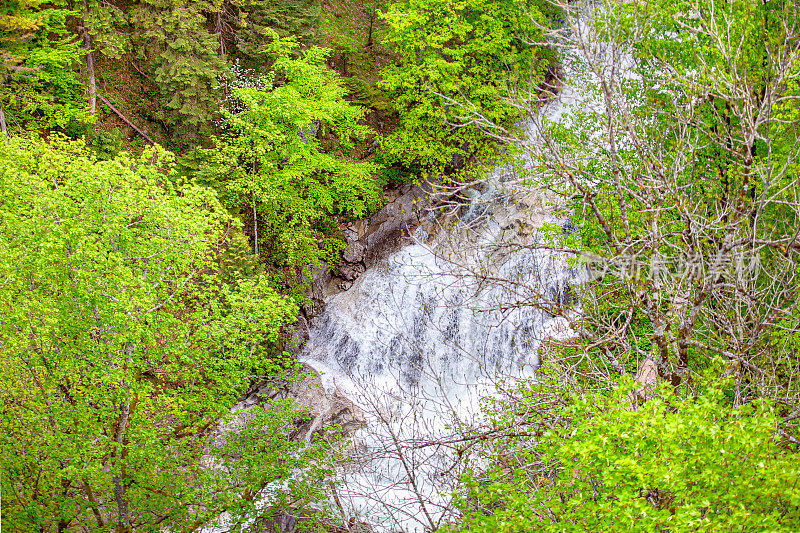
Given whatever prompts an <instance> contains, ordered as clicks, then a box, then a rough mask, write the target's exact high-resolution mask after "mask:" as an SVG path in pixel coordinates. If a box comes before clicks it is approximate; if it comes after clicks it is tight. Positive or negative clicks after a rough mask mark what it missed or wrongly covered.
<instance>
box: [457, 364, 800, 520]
mask: <svg viewBox="0 0 800 533" xmlns="http://www.w3.org/2000/svg"><path fill="white" fill-rule="evenodd" d="M561 377H562V376H559V377H558V378H557V379H558V380H560V379H561ZM632 390H633V384H632V383H631V382H627V383H622V384H621V385H619V386H617V387H616V388H614V389H613V390H610V391H607V392H599V391H598V392H587V391H575V392H571V391H569V390H568V388H567V387H564V385H563V384H557V383H556V382H554V381H550V380H547V379H545V382H544V383H540V384H530V385H524V386H522V387H521V388H520V389H519V390H518V395H517V396H516V399H515V400H516V401H515V402H514V403H507V402H495V403H494V405H493V407H492V408H491V409H490V410H489V411H490V413H491V414H490V419H491V420H492V421H493V422H494V424H495V428H496V430H500V429H501V428H503V429H506V430H508V432H509V435H511V434H519V433H520V430H521V428H526V429H529V430H530V433H529V435H531V436H530V437H518V436H509V437H506V438H500V439H497V441H496V442H495V447H494V448H492V450H493V451H492V452H491V453H492V456H493V457H494V458H495V459H494V461H495V465H494V467H493V468H491V469H489V470H488V471H484V472H482V473H481V474H480V475H478V474H477V471H474V475H473V476H472V477H471V478H470V479H469V481H468V484H467V487H468V489H467V490H468V493H467V494H468V496H469V497H468V498H467V499H465V500H463V510H464V512H465V515H464V523H463V524H462V525H460V526H458V527H457V528H454V529H456V530H459V531H461V530H463V531H471V532H484V531H485V532H490V531H491V532H522V531H562V532H563V531H665V530H668V531H672V532H682V531H686V532H688V531H734V530H735V531H787V532H789V531H796V530H797V528H798V526H800V485H798V481H800V468H798V465H797V453H796V451H792V450H790V449H787V448H785V447H783V446H782V445H781V443H779V442H776V439H775V436H776V426H777V423H778V421H779V419H778V417H777V416H776V412H775V410H774V408H773V407H771V406H770V405H769V404H768V403H767V402H764V401H757V402H755V403H753V404H750V405H746V406H742V407H740V408H737V409H731V408H730V403H729V398H727V397H726V396H727V394H726V393H725V392H723V391H722V390H720V389H719V388H716V387H711V388H709V389H708V390H706V391H705V392H704V393H703V394H700V395H698V396H694V397H692V396H690V397H680V396H677V395H676V394H675V391H674V389H673V388H672V387H669V386H662V387H659V388H657V389H652V390H650V391H649V395H650V396H651V397H650V399H649V400H648V401H647V402H645V403H644V404H642V405H639V406H637V407H634V406H633V404H632V403H631V391H632ZM498 432H499V431H498ZM533 439H535V442H533V441H532V440H533ZM498 457H499V458H501V461H497V459H496V458H498Z"/></svg>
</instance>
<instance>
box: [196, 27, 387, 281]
mask: <svg viewBox="0 0 800 533" xmlns="http://www.w3.org/2000/svg"><path fill="white" fill-rule="evenodd" d="M292 48H293V45H292V44H291V43H290V42H286V41H282V40H276V41H275V44H274V45H273V53H274V54H275V62H274V63H273V66H272V72H271V73H270V74H269V75H268V76H264V77H260V78H256V79H253V80H250V81H248V82H245V81H241V80H240V82H238V86H235V87H234V88H233V90H232V98H231V100H230V107H229V108H226V109H223V110H222V114H223V117H224V119H225V127H226V129H227V131H228V133H227V134H226V135H224V136H223V137H221V138H220V139H219V143H218V146H217V147H216V148H215V149H213V150H209V151H207V154H206V157H207V158H208V160H207V162H206V164H205V165H203V166H202V167H201V168H200V169H198V176H199V177H200V178H201V179H205V180H208V181H209V182H214V183H218V184H220V186H221V187H222V189H223V191H224V193H223V197H224V198H225V200H226V202H227V203H228V207H230V208H237V209H240V210H241V211H242V212H245V213H247V216H246V218H247V219H249V220H250V221H252V226H251V227H252V230H253V235H254V247H255V250H256V253H257V254H262V255H263V254H265V252H266V257H268V258H269V259H270V260H271V261H273V262H274V263H275V264H277V265H280V266H285V267H305V266H306V265H308V264H309V263H311V262H316V261H317V260H318V258H319V257H320V256H321V255H327V256H329V257H332V256H333V254H334V253H335V251H336V249H337V247H338V246H341V240H337V239H335V238H334V239H327V237H333V236H335V235H334V234H335V231H336V227H337V222H336V219H335V218H334V217H335V216H345V217H351V216H353V217H363V216H365V215H366V214H368V213H369V212H370V211H371V210H374V209H375V208H376V207H378V206H379V204H380V202H381V199H382V198H381V194H380V192H381V191H380V186H379V184H378V183H377V182H376V181H375V180H374V179H373V174H374V173H375V171H376V170H377V166H376V165H375V164H373V163H368V162H357V161H352V160H350V159H348V158H347V157H345V156H343V155H336V154H335V153H328V152H327V151H326V150H325V148H326V147H327V148H328V149H330V148H332V147H334V146H339V147H341V148H344V149H347V148H348V147H352V141H353V140H354V139H363V138H365V137H366V136H367V135H369V134H370V133H371V131H370V129H369V128H368V127H366V126H362V125H360V124H359V121H360V120H361V118H362V117H363V116H364V112H365V110H364V109H363V108H361V107H358V106H354V105H351V104H349V103H348V102H347V101H345V100H344V95H345V94H346V90H345V89H344V88H343V87H342V86H341V84H340V82H339V80H338V79H337V77H336V74H335V73H334V72H333V71H332V70H330V69H329V68H328V67H327V66H326V65H325V57H326V51H325V50H323V49H320V48H316V47H312V48H310V49H308V50H305V51H303V52H300V55H299V57H293V56H292ZM321 137H324V139H321ZM323 141H326V144H323ZM326 145H327V146H326ZM337 243H338V244H337Z"/></svg>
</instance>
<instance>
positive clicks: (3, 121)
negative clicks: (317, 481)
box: [0, 0, 86, 133]
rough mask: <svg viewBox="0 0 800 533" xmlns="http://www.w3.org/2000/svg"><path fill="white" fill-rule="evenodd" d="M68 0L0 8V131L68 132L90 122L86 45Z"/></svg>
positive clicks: (31, 0)
mask: <svg viewBox="0 0 800 533" xmlns="http://www.w3.org/2000/svg"><path fill="white" fill-rule="evenodd" d="M73 15H75V12H74V11H72V10H70V9H69V8H68V6H67V2H66V1H64V0H61V1H55V2H44V1H42V0H19V1H12V2H10V3H4V5H3V7H0V33H2V36H0V129H2V131H3V133H6V132H7V131H8V130H9V128H12V127H13V128H16V129H19V130H22V129H27V128H30V129H40V128H53V127H61V128H63V127H64V126H66V124H67V123H68V122H69V121H70V120H78V121H83V120H85V118H86V103H85V100H84V97H83V84H82V83H81V79H80V76H79V75H78V69H77V67H78V65H79V63H80V62H81V61H82V59H83V53H82V51H81V47H80V43H78V42H76V41H75V40H74V39H73V36H72V35H70V32H69V30H68V24H67V20H68V18H69V17H71V16H73Z"/></svg>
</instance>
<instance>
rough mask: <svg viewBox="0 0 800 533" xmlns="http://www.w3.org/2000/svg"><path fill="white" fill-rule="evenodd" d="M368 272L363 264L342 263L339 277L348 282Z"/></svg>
mask: <svg viewBox="0 0 800 533" xmlns="http://www.w3.org/2000/svg"><path fill="white" fill-rule="evenodd" d="M365 271H366V267H364V265H362V264H358V263H356V264H353V263H342V264H341V265H339V275H341V277H343V278H344V279H345V280H347V281H353V280H354V279H357V278H358V277H359V276H360V275H361V274H363V273H364V272H365Z"/></svg>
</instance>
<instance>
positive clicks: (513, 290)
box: [301, 20, 616, 532]
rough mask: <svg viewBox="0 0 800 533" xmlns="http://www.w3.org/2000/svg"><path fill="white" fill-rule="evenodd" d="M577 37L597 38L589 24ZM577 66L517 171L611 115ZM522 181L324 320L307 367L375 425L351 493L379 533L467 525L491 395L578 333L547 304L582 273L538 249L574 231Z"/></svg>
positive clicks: (422, 237)
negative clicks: (456, 521) (546, 142)
mask: <svg viewBox="0 0 800 533" xmlns="http://www.w3.org/2000/svg"><path fill="white" fill-rule="evenodd" d="M573 31H577V32H581V31H586V23H585V20H577V21H574V25H573ZM563 57H564V62H565V71H566V74H565V78H566V79H567V80H568V81H570V83H569V84H565V85H564V86H563V87H562V88H561V91H560V93H559V95H558V97H556V98H554V99H553V100H552V101H551V102H550V103H548V104H547V105H545V106H544V107H542V108H541V109H540V110H539V112H538V113H537V114H536V115H535V116H534V117H533V118H532V119H531V121H530V122H529V123H528V124H526V126H527V128H526V130H527V132H528V135H527V138H526V139H525V140H523V141H521V142H522V143H523V144H525V145H526V146H523V147H522V148H523V149H522V150H520V153H521V154H522V155H520V156H519V159H518V161H516V162H515V164H516V166H517V168H519V166H521V167H527V168H534V167H535V162H534V161H533V159H534V158H533V155H532V154H534V153H535V151H536V146H537V143H538V142H539V137H538V132H539V131H541V130H542V128H543V123H549V124H554V123H557V124H561V125H562V127H567V128H569V127H572V126H573V124H574V122H575V121H576V120H579V118H576V117H577V116H578V115H579V113H580V111H576V109H583V110H584V112H585V110H586V109H598V108H602V105H601V104H600V102H599V101H598V96H597V94H596V93H592V85H593V84H592V83H591V81H592V80H591V78H592V74H591V73H589V74H588V78H586V77H584V78H583V79H581V78H580V75H579V74H580V73H581V72H584V73H585V69H582V68H580V67H581V64H580V63H581V61H582V58H581V56H580V54H578V53H577V52H576V51H575V50H574V49H573V50H569V49H566V50H565V51H564V53H563ZM611 60H612V61H616V60H615V59H614V58H611ZM579 71H581V72H579ZM578 79H580V80H581V81H580V82H576V80H578ZM587 79H588V82H587ZM515 174H516V172H515V171H514V168H513V167H512V166H503V167H500V168H497V169H495V170H494V171H493V172H492V173H490V174H489V175H488V176H486V178H485V183H484V185H483V187H482V190H480V191H478V190H473V191H469V192H468V194H466V195H465V196H467V197H468V205H466V206H465V209H464V210H463V212H464V214H463V216H462V218H461V222H460V223H458V224H456V225H455V226H453V227H451V228H449V229H447V230H443V231H442V232H441V233H440V234H438V235H436V236H430V235H427V234H426V233H425V232H424V231H423V230H421V229H419V230H417V233H416V234H415V235H414V237H415V238H414V242H412V244H410V245H408V246H406V247H405V248H403V249H402V250H400V251H399V252H397V253H395V254H394V255H392V256H391V257H389V258H388V259H387V260H386V261H385V263H384V264H381V265H379V266H377V267H374V268H372V269H370V270H368V271H367V272H366V273H365V274H363V275H362V276H361V277H360V278H359V279H358V280H357V281H356V282H355V283H354V285H353V286H352V287H351V288H350V289H349V290H347V291H346V292H342V293H340V294H337V295H335V296H334V297H332V298H331V299H330V300H329V301H328V302H327V306H326V309H325V311H324V312H323V313H322V314H321V315H320V316H319V317H318V318H317V319H316V321H315V322H314V323H313V324H312V328H311V331H310V338H309V340H308V342H307V344H306V346H305V348H304V350H303V353H302V356H301V359H302V360H303V361H304V362H305V363H307V364H308V365H310V366H312V367H313V368H314V369H316V370H317V371H318V372H319V373H320V374H321V375H322V377H323V383H325V386H326V388H327V389H328V390H330V391H333V390H336V389H337V388H338V389H339V390H340V391H343V392H344V393H345V394H346V395H347V396H348V397H349V398H350V399H351V400H353V401H354V402H355V403H356V404H358V405H359V406H360V407H361V408H362V409H363V410H364V412H365V414H366V417H367V420H368V427H367V428H365V429H363V430H361V432H360V433H359V434H357V435H356V436H355V439H354V440H355V442H354V444H353V447H352V458H353V464H352V465H350V466H348V467H347V468H345V469H343V471H342V478H343V479H342V488H341V489H340V490H339V496H340V497H341V498H342V499H343V501H346V502H347V504H346V505H347V506H349V508H348V512H350V513H351V515H353V516H358V517H359V520H365V521H366V522H369V523H370V524H371V525H372V526H373V528H375V529H376V530H378V531H389V532H394V531H402V532H411V531H424V530H430V529H434V528H435V527H438V526H439V525H441V524H442V523H446V520H448V519H450V518H453V515H452V512H453V511H452V506H451V503H452V501H451V499H452V497H453V494H452V491H453V490H454V487H455V484H456V480H457V478H458V476H460V475H461V473H462V472H463V468H464V466H463V464H460V462H459V459H460V452H459V458H454V447H453V446H451V445H450V444H449V443H451V442H452V441H453V440H454V438H455V437H454V436H456V435H458V432H459V430H460V429H462V428H465V427H469V426H470V425H473V424H476V423H477V424H479V423H480V420H479V406H480V401H481V398H483V397H486V396H491V395H492V394H493V393H494V391H495V390H496V389H497V387H498V386H500V387H502V386H503V384H504V383H505V382H507V381H508V380H514V379H520V378H532V377H533V376H534V371H535V369H536V367H537V365H538V363H539V359H538V350H539V349H540V347H541V346H542V343H543V342H544V341H545V340H546V339H547V338H553V337H562V338H563V337H565V336H566V337H568V336H570V335H572V332H571V331H570V330H569V328H568V327H567V324H566V321H565V320H564V319H563V318H554V317H553V315H552V314H551V313H550V312H548V309H547V307H546V306H542V305H539V304H540V303H541V302H543V301H547V302H555V303H557V304H568V303H570V301H571V298H572V289H571V287H575V286H577V285H578V284H580V283H582V282H583V277H582V276H583V274H582V271H580V270H578V269H576V268H571V267H570V265H569V264H568V262H567V260H566V258H565V257H564V256H562V255H560V254H556V253H553V252H550V251H546V250H543V249H541V248H536V247H532V246H531V245H532V244H535V243H536V242H537V241H538V240H540V239H542V238H544V237H543V235H542V233H541V232H540V231H539V228H541V226H542V225H543V224H545V223H549V224H550V225H551V227H553V226H552V225H553V224H557V225H560V226H561V227H562V228H563V233H564V234H567V233H569V232H570V231H573V229H572V228H571V226H570V223H569V221H568V220H559V219H556V218H554V217H553V215H552V214H551V213H552V211H551V210H550V209H548V201H549V200H551V199H548V198H546V197H543V196H542V195H540V194H539V193H537V192H531V190H532V189H531V188H530V187H526V186H525V185H523V184H524V183H525V181H524V179H515V178H514V175H515ZM509 190H511V193H510V194H500V191H502V192H503V193H508V191H509Z"/></svg>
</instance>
